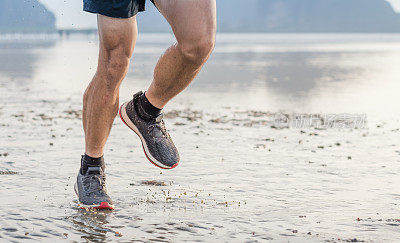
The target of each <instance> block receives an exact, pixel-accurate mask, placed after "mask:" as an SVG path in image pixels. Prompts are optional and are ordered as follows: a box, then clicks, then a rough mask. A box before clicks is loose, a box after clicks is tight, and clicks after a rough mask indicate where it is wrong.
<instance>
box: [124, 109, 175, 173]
mask: <svg viewBox="0 0 400 243" xmlns="http://www.w3.org/2000/svg"><path fill="white" fill-rule="evenodd" d="M122 106H123V105H121V107H120V108H119V112H118V113H119V118H121V120H122V122H123V123H124V124H125V125H126V126H127V127H128V128H129V129H131V130H132V131H133V132H134V133H136V132H135V130H133V129H132V128H131V127H130V126H128V124H126V122H125V121H124V118H122V114H121V109H122ZM136 135H138V136H139V134H137V133H136ZM139 139H140V136H139ZM140 142H141V143H142V149H143V152H144V155H145V156H146V158H147V159H148V160H149V161H150V163H152V164H153V165H155V166H157V167H158V168H160V169H164V170H170V169H173V168H175V167H177V166H178V165H179V162H178V163H176V164H174V165H173V166H172V167H171V168H163V167H161V166H159V165H157V164H156V163H154V162H153V161H152V160H151V159H150V158H149V156H148V155H147V153H146V150H145V149H144V145H143V142H142V140H141V139H140Z"/></svg>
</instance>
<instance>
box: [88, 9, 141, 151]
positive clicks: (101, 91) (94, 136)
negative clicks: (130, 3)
mask: <svg viewBox="0 0 400 243" xmlns="http://www.w3.org/2000/svg"><path fill="white" fill-rule="evenodd" d="M98 27H99V36H100V52H99V62H98V67H97V72H96V74H95V76H94V77H93V80H92V81H91V82H90V84H89V86H88V87H87V89H86V92H85V94H84V97H83V129H84V131H85V147H86V150H85V152H86V154H87V155H89V156H91V157H101V156H102V155H103V150H104V145H105V143H106V141H107V138H108V135H109V134H110V130H111V126H112V123H113V121H114V118H115V116H116V115H117V112H118V102H119V87H120V84H121V82H122V80H123V79H124V77H125V75H126V73H127V71H128V66H129V59H130V58H131V56H132V53H133V49H134V46H135V43H136V38H137V25H136V18H135V17H133V18H130V19H116V18H109V17H106V16H102V15H98Z"/></svg>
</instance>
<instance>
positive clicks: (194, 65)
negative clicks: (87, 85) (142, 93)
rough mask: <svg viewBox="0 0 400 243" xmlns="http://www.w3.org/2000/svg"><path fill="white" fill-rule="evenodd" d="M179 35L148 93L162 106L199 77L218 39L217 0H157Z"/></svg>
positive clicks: (150, 97)
mask: <svg viewBox="0 0 400 243" xmlns="http://www.w3.org/2000/svg"><path fill="white" fill-rule="evenodd" d="M155 4H156V6H157V8H158V9H159V10H160V12H161V13H162V14H163V15H164V17H165V18H166V19H167V21H168V22H169V24H170V25H171V27H172V30H173V32H174V34H175V37H176V39H177V43H176V44H175V45H173V46H171V47H170V48H169V49H168V50H167V51H166V52H165V53H164V54H163V55H162V56H161V58H160V59H159V61H158V63H157V65H156V68H155V70H154V79H153V82H152V84H151V85H150V88H149V89H148V91H147V92H146V97H147V98H148V100H149V101H150V103H152V104H153V105H154V106H156V107H158V108H163V107H164V106H165V105H166V104H167V102H168V101H169V100H171V99H172V98H173V97H174V96H176V95H177V94H179V93H180V92H181V91H182V90H183V89H185V88H186V87H187V86H188V85H189V84H190V82H191V81H192V80H193V79H194V78H195V77H196V75H197V74H198V73H199V71H200V69H201V68H202V66H203V65H204V63H205V62H206V61H207V59H208V57H209V56H210V54H211V52H212V50H213V48H214V43H215V32H216V0H201V1H199V0H168V1H165V0H155Z"/></svg>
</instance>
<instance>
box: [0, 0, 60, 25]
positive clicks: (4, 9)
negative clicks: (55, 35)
mask: <svg viewBox="0 0 400 243" xmlns="http://www.w3.org/2000/svg"><path fill="white" fill-rule="evenodd" d="M55 21H56V19H55V17H54V14H53V13H51V12H50V11H48V10H47V9H46V8H45V7H44V6H43V5H42V4H41V3H39V2H38V1H37V0H0V32H41V31H53V30H55Z"/></svg>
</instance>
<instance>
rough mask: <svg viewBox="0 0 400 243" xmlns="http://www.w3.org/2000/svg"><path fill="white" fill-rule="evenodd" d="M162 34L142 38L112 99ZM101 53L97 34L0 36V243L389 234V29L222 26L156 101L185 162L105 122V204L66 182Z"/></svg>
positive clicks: (152, 58)
mask: <svg viewBox="0 0 400 243" xmlns="http://www.w3.org/2000/svg"><path fill="white" fill-rule="evenodd" d="M171 42H172V37H171V36H170V35H165V34H163V35H159V34H142V35H140V38H139V41H138V45H137V47H136V50H135V55H134V57H133V60H132V66H131V68H130V72H129V73H128V76H127V78H126V80H125V81H124V83H123V85H122V87H121V97H120V99H121V101H125V100H127V99H129V98H130V97H131V95H132V94H133V93H134V92H136V91H138V90H140V89H145V88H146V87H147V85H148V84H149V80H151V76H152V69H153V67H154V65H155V62H156V60H157V58H158V57H159V56H160V54H161V53H162V50H164V49H165V48H166V47H167V46H168V45H169V44H170V43H171ZM96 58H97V41H96V38H95V37H93V36H89V37H87V36H72V37H71V38H70V39H58V38H56V37H54V36H53V37H49V36H44V37H40V38H38V37H29V38H27V37H24V38H20V39H16V38H15V37H4V36H3V37H2V38H0V91H1V96H0V101H1V103H2V104H3V105H2V106H1V107H0V129H1V132H0V144H1V145H0V154H1V156H0V186H1V189H0V198H1V200H0V241H21V240H22V239H32V240H40V241H54V240H62V239H65V240H68V241H123V242H126V241H161V242H162V241H183V240H190V241H230V242H231V241H233V242H243V241H249V242H253V241H265V240H271V241H277V242H281V241H295V242H313V241H315V242H321V241H330V242H346V241H351V240H353V241H354V240H355V239H356V240H358V241H365V242H370V241H373V242H375V241H376V242H383V241H386V242H391V241H392V242H395V241H398V240H400V214H399V208H400V205H399V204H400V191H399V190H400V189H399V188H400V180H399V174H400V166H399V165H400V163H399V162H400V148H399V136H400V130H399V128H400V122H399V118H400V115H399V112H398V111H399V110H400V109H399V108H400V102H399V98H398V93H399V90H400V82H399V80H400V68H399V67H400V35H314V34H308V35H267V34H254V35H236V34H221V35H219V37H218V44H217V46H216V50H215V52H214V54H213V55H212V57H211V59H210V61H209V62H208V63H207V65H206V66H205V68H204V70H203V71H202V73H201V74H200V76H199V77H198V78H197V79H196V80H195V82H194V83H193V84H192V85H191V86H190V87H189V89H188V90H186V91H185V92H184V93H182V94H181V95H180V96H178V97H177V98H176V99H175V100H174V101H173V102H171V103H170V104H169V105H168V106H167V107H166V112H167V119H166V123H167V127H168V128H169V130H170V133H171V135H172V137H173V138H174V140H175V142H176V145H177V147H178V148H179V150H180V152H181V157H182V163H181V165H180V166H178V167H177V168H176V169H174V170H172V171H162V170H160V169H158V168H156V167H154V166H153V165H151V164H150V163H149V162H148V161H147V160H146V159H145V157H144V155H143V153H142V151H141V145H140V143H139V141H138V139H137V138H136V136H135V135H134V134H132V133H130V132H129V130H128V129H127V128H126V127H125V126H124V125H123V123H122V122H121V121H120V120H119V119H116V120H115V124H114V127H113V130H112V132H111V135H110V139H109V142H108V144H107V148H106V155H105V159H106V163H107V176H108V179H107V180H108V190H109V192H110V194H111V196H112V197H113V199H114V201H115V204H116V208H117V209H116V210H115V211H114V212H102V211H100V212H90V211H89V212H87V211H84V210H80V209H78V208H77V204H76V198H75V195H74V192H73V183H74V180H75V176H76V173H77V170H78V168H79V158H80V155H81V153H82V152H83V151H82V149H83V136H82V129H81V120H80V116H81V95H82V92H83V90H84V88H85V86H86V85H87V83H88V81H89V80H90V77H91V76H92V75H93V73H94V71H95V67H96ZM327 121H328V122H327Z"/></svg>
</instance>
